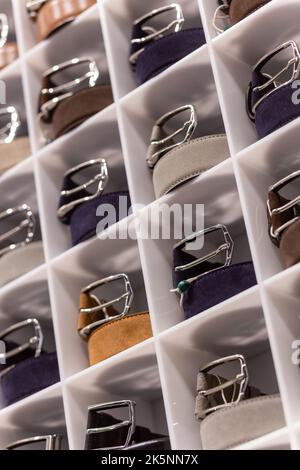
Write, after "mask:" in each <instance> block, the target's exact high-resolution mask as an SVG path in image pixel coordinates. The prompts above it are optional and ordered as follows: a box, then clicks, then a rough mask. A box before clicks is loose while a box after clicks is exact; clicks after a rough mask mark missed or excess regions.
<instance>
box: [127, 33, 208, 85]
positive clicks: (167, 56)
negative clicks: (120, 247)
mask: <svg viewBox="0 0 300 470" xmlns="http://www.w3.org/2000/svg"><path fill="white" fill-rule="evenodd" d="M133 37H136V32H135V31H134V32H133ZM205 42H206V41H205V35H204V31H203V29H202V28H192V29H186V30H183V31H178V32H177V33H171V34H169V35H168V36H164V37H162V38H160V39H157V40H156V41H154V42H152V43H151V44H149V45H148V46H147V47H146V48H145V50H144V51H143V52H142V53H141V54H140V55H139V57H138V60H137V63H136V77H137V82H138V84H139V85H141V84H142V83H144V82H146V81H147V80H150V78H153V77H155V76H156V75H158V74H159V73H161V72H163V71H164V70H166V69H167V68H168V67H170V66H171V65H173V64H175V63H176V62H178V61H179V60H181V59H183V57H185V56H187V55H188V54H190V53H191V52H193V51H194V50H196V49H198V48H199V47H201V46H202V45H203V44H205ZM134 52H136V46H135V45H134V46H133V48H132V50H131V54H132V53H134Z"/></svg>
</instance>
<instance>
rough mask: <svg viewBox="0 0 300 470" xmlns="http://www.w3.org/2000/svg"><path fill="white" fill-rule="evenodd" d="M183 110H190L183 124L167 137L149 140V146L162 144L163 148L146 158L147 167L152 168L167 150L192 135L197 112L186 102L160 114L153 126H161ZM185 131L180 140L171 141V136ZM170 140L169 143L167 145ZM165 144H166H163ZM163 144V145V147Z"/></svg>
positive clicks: (185, 140)
mask: <svg viewBox="0 0 300 470" xmlns="http://www.w3.org/2000/svg"><path fill="white" fill-rule="evenodd" d="M185 111H190V117H189V119H188V120H187V121H185V122H184V123H183V126H182V127H180V128H179V129H177V130H176V131H175V132H173V133H172V134H171V135H168V136H167V137H165V138H163V139H160V140H155V139H151V141H150V146H153V145H155V146H162V147H163V148H162V149H160V150H158V151H157V152H155V153H154V154H153V155H151V156H150V157H148V158H147V164H148V166H149V168H151V169H152V168H154V166H155V165H156V163H157V162H158V160H159V159H160V158H161V157H162V156H163V155H164V154H165V153H167V152H169V151H170V150H171V149H173V148H176V147H178V146H179V145H182V144H184V143H185V142H187V141H189V140H190V139H191V137H192V135H193V134H194V132H195V129H196V127H197V123H198V121H197V113H196V110H195V107H194V106H193V105H191V104H187V105H184V106H180V107H179V108H176V109H174V110H172V111H170V112H168V113H166V114H164V115H163V116H161V117H160V118H159V119H158V120H157V121H156V123H155V126H154V127H160V128H163V126H164V125H165V124H166V122H168V121H169V120H170V119H172V118H173V117H174V116H177V115H178V114H181V113H184V112H185ZM183 132H185V135H184V137H183V139H182V140H181V141H180V142H177V143H172V141H173V138H174V137H176V136H177V135H179V134H181V133H183ZM170 142H171V144H170V145H168V144H169V143H170ZM165 145H166V146H165ZM164 146H165V147H164Z"/></svg>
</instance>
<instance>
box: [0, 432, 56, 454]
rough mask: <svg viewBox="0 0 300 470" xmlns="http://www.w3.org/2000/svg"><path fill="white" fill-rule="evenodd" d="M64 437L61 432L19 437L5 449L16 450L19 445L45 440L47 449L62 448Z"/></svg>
mask: <svg viewBox="0 0 300 470" xmlns="http://www.w3.org/2000/svg"><path fill="white" fill-rule="evenodd" d="M61 441H62V437H61V436H60V435H59V434H48V435H47V436H34V437H29V438H27V439H19V440H18V441H15V442H12V443H11V444H8V445H7V446H6V447H5V450H15V449H18V448H19V447H23V446H26V445H30V444H34V443H36V442H45V450H60V448H61Z"/></svg>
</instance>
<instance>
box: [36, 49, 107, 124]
mask: <svg viewBox="0 0 300 470" xmlns="http://www.w3.org/2000/svg"><path fill="white" fill-rule="evenodd" d="M84 63H87V64H88V71H87V72H86V73H85V74H84V75H82V76H81V77H78V78H75V79H74V80H71V81H69V82H67V83H64V84H63V85H57V86H54V87H50V88H43V89H42V90H41V95H46V96H49V97H50V99H49V100H48V101H46V103H44V104H43V105H42V106H41V109H40V113H39V118H40V119H41V120H42V121H47V119H48V118H49V116H50V114H51V113H52V112H53V111H54V109H55V108H56V106H57V105H58V104H59V103H60V102H61V101H63V100H65V99H67V98H70V97H71V96H73V95H74V93H76V92H78V91H80V90H81V89H83V88H86V87H89V88H92V87H94V86H95V85H96V82H97V80H98V78H99V70H98V67H97V64H96V62H95V61H94V59H92V58H91V57H82V58H74V59H72V60H68V61H66V62H63V63H61V64H58V65H54V66H53V67H51V68H50V69H48V70H47V71H46V72H45V73H44V74H43V78H44V79H45V78H48V79H49V78H50V77H51V76H52V75H53V74H55V73H57V72H60V71H62V70H66V69H68V68H70V67H73V66H75V65H78V64H84Z"/></svg>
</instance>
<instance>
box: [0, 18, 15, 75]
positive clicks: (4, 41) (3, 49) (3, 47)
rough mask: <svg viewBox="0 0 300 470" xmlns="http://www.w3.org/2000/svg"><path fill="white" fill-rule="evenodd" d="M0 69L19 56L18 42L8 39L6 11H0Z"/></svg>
mask: <svg viewBox="0 0 300 470" xmlns="http://www.w3.org/2000/svg"><path fill="white" fill-rule="evenodd" d="M0 35H1V38H0V69H3V68H4V67H6V66H7V65H9V64H10V63H11V62H13V61H14V60H16V59H17V57H18V47H17V43H16V42H14V41H10V42H9V41H8V36H9V24H8V18H7V15H6V14H5V13H0Z"/></svg>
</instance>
